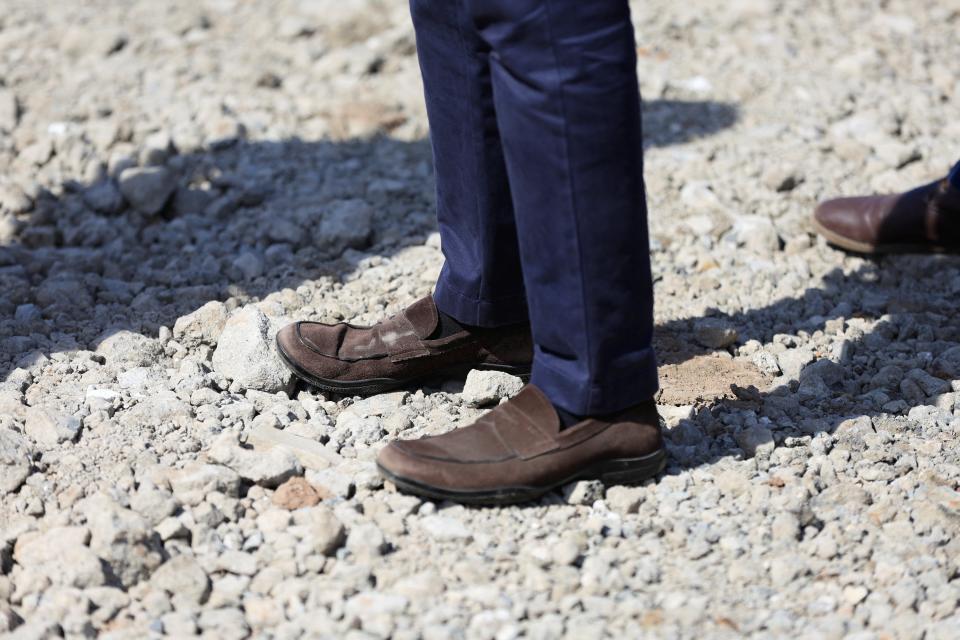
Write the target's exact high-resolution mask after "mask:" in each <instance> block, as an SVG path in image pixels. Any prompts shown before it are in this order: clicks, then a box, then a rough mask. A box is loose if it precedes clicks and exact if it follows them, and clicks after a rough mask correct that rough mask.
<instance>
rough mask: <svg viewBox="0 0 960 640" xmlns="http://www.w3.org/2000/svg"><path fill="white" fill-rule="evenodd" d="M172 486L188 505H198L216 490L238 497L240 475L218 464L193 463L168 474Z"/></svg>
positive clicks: (181, 499)
mask: <svg viewBox="0 0 960 640" xmlns="http://www.w3.org/2000/svg"><path fill="white" fill-rule="evenodd" d="M168 478H169V481H170V488H171V489H172V490H173V495H174V496H176V498H177V499H178V500H180V501H181V502H182V503H184V504H187V505H198V504H200V503H201V502H203V499H204V498H206V496H207V494H209V493H212V492H214V491H217V492H220V493H223V494H225V495H228V496H232V497H237V495H238V493H239V491H240V476H239V475H238V474H237V472H235V471H233V470H232V469H228V468H227V467H224V466H221V465H216V464H200V463H196V462H194V463H191V464H189V465H187V466H185V467H184V468H183V469H178V470H176V471H172V472H170V473H169V475H168Z"/></svg>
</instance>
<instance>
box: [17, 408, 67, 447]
mask: <svg viewBox="0 0 960 640" xmlns="http://www.w3.org/2000/svg"><path fill="white" fill-rule="evenodd" d="M24 432H25V433H26V434H27V436H28V437H30V438H31V439H32V440H33V441H34V442H36V443H37V444H39V445H42V446H44V447H54V446H56V445H58V444H60V443H63V442H68V441H70V442H72V441H73V440H76V439H77V436H78V435H79V434H80V420H79V419H78V418H76V417H74V416H71V415H67V414H63V413H60V412H59V411H54V410H53V409H49V408H45V407H30V408H29V409H28V410H27V420H26V424H25V425H24Z"/></svg>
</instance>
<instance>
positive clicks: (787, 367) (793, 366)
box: [777, 348, 816, 380]
mask: <svg viewBox="0 0 960 640" xmlns="http://www.w3.org/2000/svg"><path fill="white" fill-rule="evenodd" d="M815 359H816V355H815V354H814V353H813V351H812V350H810V349H806V348H797V349H787V350H786V351H784V352H782V353H780V354H779V355H778V356H777V363H778V364H779V365H780V370H781V371H783V376H784V377H785V378H789V379H792V380H799V379H800V372H801V371H803V368H804V367H805V366H807V365H808V364H810V363H811V362H813V361H814V360H815Z"/></svg>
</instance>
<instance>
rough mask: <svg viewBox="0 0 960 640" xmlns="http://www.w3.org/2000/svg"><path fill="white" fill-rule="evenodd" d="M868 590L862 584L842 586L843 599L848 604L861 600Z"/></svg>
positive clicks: (854, 603) (851, 604)
mask: <svg viewBox="0 0 960 640" xmlns="http://www.w3.org/2000/svg"><path fill="white" fill-rule="evenodd" d="M869 593H870V591H869V590H868V589H867V588H866V587H864V586H862V585H850V586H849V587H844V588H843V601H844V602H846V603H847V604H849V605H850V606H853V605H856V604H859V603H861V602H863V600H864V598H866V597H867V595H868V594H869Z"/></svg>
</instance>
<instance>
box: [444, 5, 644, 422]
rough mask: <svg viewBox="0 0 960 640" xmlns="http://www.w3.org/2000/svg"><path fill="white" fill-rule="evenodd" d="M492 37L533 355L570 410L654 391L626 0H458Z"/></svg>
mask: <svg viewBox="0 0 960 640" xmlns="http://www.w3.org/2000/svg"><path fill="white" fill-rule="evenodd" d="M460 2H465V3H467V5H468V6H469V7H470V8H471V13H472V17H473V20H474V24H475V26H476V27H477V30H478V32H479V33H480V37H481V38H482V39H483V40H484V41H485V42H486V43H487V44H488V45H489V47H490V49H491V53H490V55H489V59H490V67H491V76H492V82H493V96H494V105H495V111H496V119H497V124H498V126H499V131H500V136H501V138H502V141H503V148H504V153H505V157H506V164H507V169H508V171H507V172H508V175H509V180H510V187H511V193H512V197H513V204H514V210H515V217H516V224H517V228H518V235H519V242H520V253H521V256H522V268H523V278H524V282H525V286H526V296H527V304H528V306H529V313H530V320H531V328H532V332H533V337H534V342H535V345H536V347H535V356H534V364H533V375H532V379H531V381H532V382H533V383H535V384H537V385H538V386H539V387H540V388H542V389H543V390H544V391H545V392H546V393H547V395H548V396H549V397H550V399H551V400H552V401H553V402H554V403H555V404H557V405H559V406H561V407H562V408H564V409H566V410H567V411H570V412H573V413H577V414H590V413H606V412H612V411H617V410H619V409H622V408H625V407H627V406H630V405H633V404H636V403H638V402H640V401H642V400H645V399H647V398H649V397H651V396H652V395H653V393H654V392H655V391H656V389H657V386H658V384H657V369H656V359H655V356H654V353H653V349H652V346H651V338H652V331H653V287H652V282H651V274H650V258H649V242H648V233H647V220H646V199H645V193H644V184H643V151H642V141H641V127H640V101H639V91H638V87H637V78H636V55H635V44H634V36H633V26H632V23H631V21H630V12H629V6H628V4H627V0H590V1H589V2H572V1H571V2H553V1H550V0H460V1H458V2H457V4H460Z"/></svg>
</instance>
